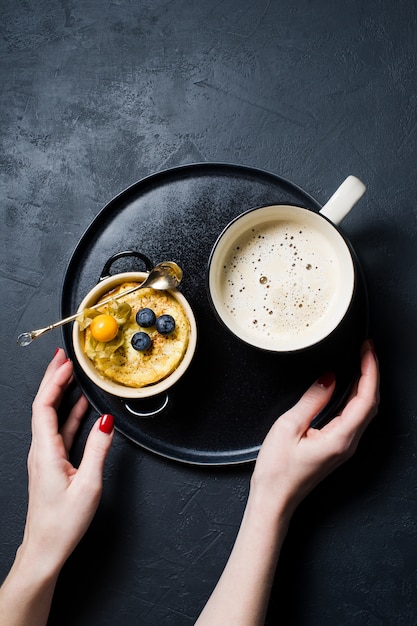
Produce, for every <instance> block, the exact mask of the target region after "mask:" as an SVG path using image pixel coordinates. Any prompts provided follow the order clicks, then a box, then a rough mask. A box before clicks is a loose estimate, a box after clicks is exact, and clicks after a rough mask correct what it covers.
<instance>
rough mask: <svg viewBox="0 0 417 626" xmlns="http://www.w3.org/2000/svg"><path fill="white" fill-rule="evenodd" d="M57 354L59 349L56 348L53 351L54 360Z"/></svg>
mask: <svg viewBox="0 0 417 626" xmlns="http://www.w3.org/2000/svg"><path fill="white" fill-rule="evenodd" d="M58 352H59V348H57V349H56V350H55V352H54V358H55V357H56V355H57V354H58Z"/></svg>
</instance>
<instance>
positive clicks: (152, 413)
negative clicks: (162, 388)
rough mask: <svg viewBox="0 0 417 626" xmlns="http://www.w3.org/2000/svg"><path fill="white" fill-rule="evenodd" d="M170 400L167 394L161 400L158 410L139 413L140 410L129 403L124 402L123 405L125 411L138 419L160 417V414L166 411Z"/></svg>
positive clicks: (153, 409)
mask: <svg viewBox="0 0 417 626" xmlns="http://www.w3.org/2000/svg"><path fill="white" fill-rule="evenodd" d="M168 400H169V396H168V394H167V393H165V395H164V397H163V398H161V404H160V405H159V406H157V407H156V408H152V409H149V410H148V411H145V410H143V409H142V410H141V411H139V410H138V409H135V408H133V407H132V406H130V405H129V404H128V403H127V402H123V405H124V407H125V409H126V410H127V411H129V413H131V414H132V415H135V416H136V417H142V418H149V417H155V416H156V415H159V413H162V411H164V410H165V409H166V407H167V405H168Z"/></svg>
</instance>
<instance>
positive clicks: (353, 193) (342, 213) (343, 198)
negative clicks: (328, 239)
mask: <svg viewBox="0 0 417 626" xmlns="http://www.w3.org/2000/svg"><path fill="white" fill-rule="evenodd" d="M365 191H366V187H365V185H364V184H363V182H362V181H360V180H359V178H356V176H348V177H347V178H346V180H345V181H343V183H342V184H341V185H340V187H339V188H338V189H336V191H335V192H334V194H333V195H332V196H331V198H329V200H328V201H327V202H326V204H325V205H324V207H323V208H322V209H321V210H320V211H319V213H320V214H321V215H324V217H327V218H328V219H329V220H330V221H331V222H333V224H335V225H336V226H338V225H339V224H340V222H341V221H342V220H343V219H344V218H345V217H346V215H347V214H348V213H349V211H350V210H351V209H352V208H353V207H354V206H355V204H356V203H357V202H358V200H359V199H360V198H362V196H363V194H364V193H365Z"/></svg>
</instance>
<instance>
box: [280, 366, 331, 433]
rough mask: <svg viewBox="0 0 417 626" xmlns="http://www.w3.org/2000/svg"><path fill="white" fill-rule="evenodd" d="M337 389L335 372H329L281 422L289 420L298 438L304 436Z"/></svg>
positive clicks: (316, 382) (283, 416)
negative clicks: (335, 388)
mask: <svg viewBox="0 0 417 626" xmlns="http://www.w3.org/2000/svg"><path fill="white" fill-rule="evenodd" d="M334 387H335V376H334V374H333V372H327V373H326V374H323V375H322V376H320V378H318V379H317V380H316V381H315V383H313V384H312V385H311V387H310V388H309V389H308V390H307V391H306V392H305V393H304V394H303V395H302V396H301V398H300V399H299V401H298V402H297V403H296V404H295V405H294V406H293V407H292V408H291V409H290V410H289V411H287V412H286V413H284V415H282V416H281V418H280V420H279V421H281V420H282V418H284V420H289V421H290V422H291V426H292V428H293V429H294V431H295V432H296V434H297V435H298V436H302V435H303V434H304V433H305V432H306V431H307V430H308V428H309V426H310V423H311V421H312V420H313V418H314V417H315V416H316V415H317V414H318V413H319V412H320V411H321V410H322V409H323V408H324V407H325V406H326V404H327V402H328V401H329V400H330V397H331V394H332V393H333V391H334Z"/></svg>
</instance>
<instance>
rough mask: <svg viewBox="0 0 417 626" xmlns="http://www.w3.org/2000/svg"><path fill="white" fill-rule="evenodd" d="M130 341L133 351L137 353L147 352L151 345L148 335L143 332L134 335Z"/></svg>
mask: <svg viewBox="0 0 417 626" xmlns="http://www.w3.org/2000/svg"><path fill="white" fill-rule="evenodd" d="M130 341H131V344H132V346H133V347H134V349H135V350H138V351H139V352H144V351H145V350H147V349H148V348H149V347H150V345H151V343H152V340H151V338H150V337H149V335H148V333H144V332H139V333H135V334H134V335H133V337H132V339H131V340H130Z"/></svg>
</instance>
